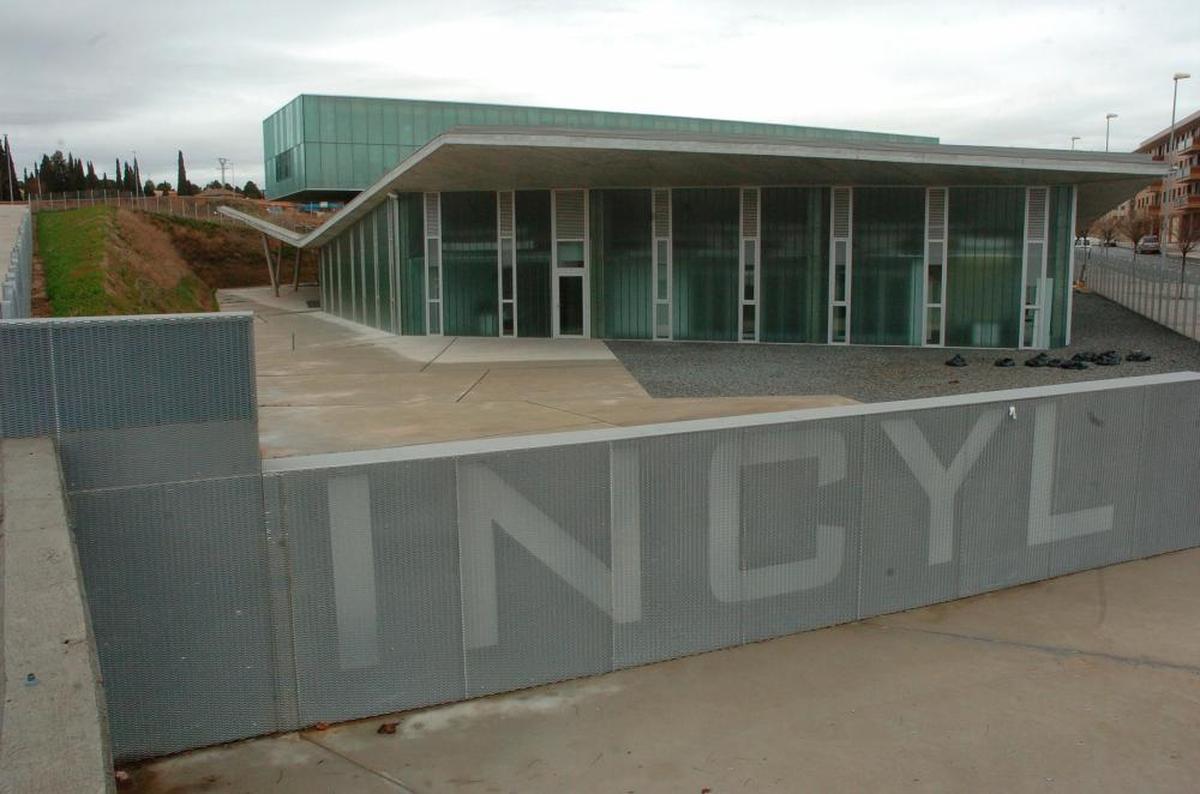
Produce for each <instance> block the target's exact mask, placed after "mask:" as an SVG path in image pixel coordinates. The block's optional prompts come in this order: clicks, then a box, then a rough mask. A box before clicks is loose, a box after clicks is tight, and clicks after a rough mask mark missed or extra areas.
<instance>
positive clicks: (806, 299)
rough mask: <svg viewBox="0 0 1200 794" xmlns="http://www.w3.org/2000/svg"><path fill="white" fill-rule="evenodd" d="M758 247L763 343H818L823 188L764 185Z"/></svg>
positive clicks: (823, 317) (823, 270)
mask: <svg viewBox="0 0 1200 794" xmlns="http://www.w3.org/2000/svg"><path fill="white" fill-rule="evenodd" d="M761 224H762V226H761V232H760V240H761V243H760V246H761V250H762V275H761V276H760V278H761V282H760V288H759V292H760V298H759V302H760V305H761V307H762V309H761V311H762V318H761V319H760V321H759V323H760V325H759V335H760V336H759V338H760V339H761V340H762V341H764V342H824V341H826V339H827V332H826V329H827V328H828V325H829V311H828V302H829V263H828V260H827V257H828V255H829V190H828V188H795V187H785V188H764V189H763V191H762V221H761Z"/></svg>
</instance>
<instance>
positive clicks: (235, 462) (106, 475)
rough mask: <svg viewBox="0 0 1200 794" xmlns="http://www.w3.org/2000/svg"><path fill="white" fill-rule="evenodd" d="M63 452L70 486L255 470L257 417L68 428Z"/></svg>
mask: <svg viewBox="0 0 1200 794" xmlns="http://www.w3.org/2000/svg"><path fill="white" fill-rule="evenodd" d="M58 449H59V455H60V456H61V458H62V465H63V474H64V477H65V479H66V485H67V489H68V490H88V489H94V488H116V487H123V486H130V485H147V484H150V483H162V482H175V481H179V480H195V479H206V478H212V477H230V476H239V475H247V474H256V473H257V472H258V467H259V452H258V430H257V428H256V426H255V423H254V421H253V420H249V419H240V420H232V421H217V422H191V423H184V424H171V425H153V426H150V427H122V428H115V429H110V428H104V429H100V430H75V431H69V432H63V433H62V434H61V435H60V436H59V438H58Z"/></svg>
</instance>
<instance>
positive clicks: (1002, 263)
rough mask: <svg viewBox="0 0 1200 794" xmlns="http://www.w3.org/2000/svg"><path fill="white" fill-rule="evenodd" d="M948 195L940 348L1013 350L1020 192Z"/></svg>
mask: <svg viewBox="0 0 1200 794" xmlns="http://www.w3.org/2000/svg"><path fill="white" fill-rule="evenodd" d="M949 193H950V195H949V203H950V211H949V232H948V234H949V239H948V241H947V256H946V263H947V274H946V344H947V345H949V346H953V347H1016V346H1017V345H1018V343H1019V341H1020V332H1021V275H1022V271H1021V266H1022V241H1023V240H1024V234H1025V189H1024V188H982V187H978V188H977V187H971V188H951V189H950V191H949ZM1068 242H1069V241H1068Z"/></svg>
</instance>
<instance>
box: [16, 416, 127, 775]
mask: <svg viewBox="0 0 1200 794" xmlns="http://www.w3.org/2000/svg"><path fill="white" fill-rule="evenodd" d="M0 482H2V490H0V510H2V511H3V521H2V522H0V557H2V560H3V574H2V576H3V597H4V600H3V618H4V620H3V627H4V641H3V652H4V653H3V668H2V670H3V683H4V692H3V698H2V699H0V779H2V780H3V786H0V788H2V789H3V790H4V791H13V792H17V791H22V792H24V791H71V792H105V791H110V790H112V781H113V777H112V760H111V757H110V755H109V747H108V734H107V727H106V723H105V713H104V697H103V692H102V690H101V687H100V677H99V666H98V663H97V658H96V649H95V645H94V644H93V641H92V635H91V627H90V621H89V617H88V611H87V607H86V601H85V595H84V588H83V585H82V577H81V575H80V570H79V564H78V559H77V557H76V553H75V544H74V542H73V540H72V537H71V531H70V529H69V528H68V524H67V511H66V504H65V496H64V493H63V488H62V479H61V476H60V473H59V468H58V458H57V455H56V454H55V451H54V445H53V442H52V441H51V440H50V439H48V438H36V439H20V440H11V439H10V440H3V441H0Z"/></svg>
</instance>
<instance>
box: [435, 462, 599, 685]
mask: <svg viewBox="0 0 1200 794" xmlns="http://www.w3.org/2000/svg"><path fill="white" fill-rule="evenodd" d="M457 472H458V485H459V491H458V536H459V537H458V542H459V548H460V549H461V554H462V564H463V574H462V583H463V620H464V626H463V637H464V643H465V650H466V659H467V665H466V669H467V694H468V695H472V696H473V695H480V694H487V693H490V692H498V691H503V690H506V689H518V688H521V687H525V686H531V685H533V684H539V683H545V682H548V681H557V680H561V679H563V678H573V677H576V676H581V675H591V674H594V673H600V672H604V671H607V670H611V669H612V622H611V619H610V617H609V614H610V611H611V605H612V595H611V587H612V584H611V573H610V569H611V565H612V562H611V553H610V535H609V526H610V522H609V461H608V448H607V446H606V445H603V444H593V445H586V446H564V447H558V448H550V449H543V450H536V451H529V452H520V453H510V454H501V455H492V456H488V457H486V458H471V457H468V458H462V459H460V460H459V461H458V464H457ZM493 583H494V586H488V585H489V584H493Z"/></svg>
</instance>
